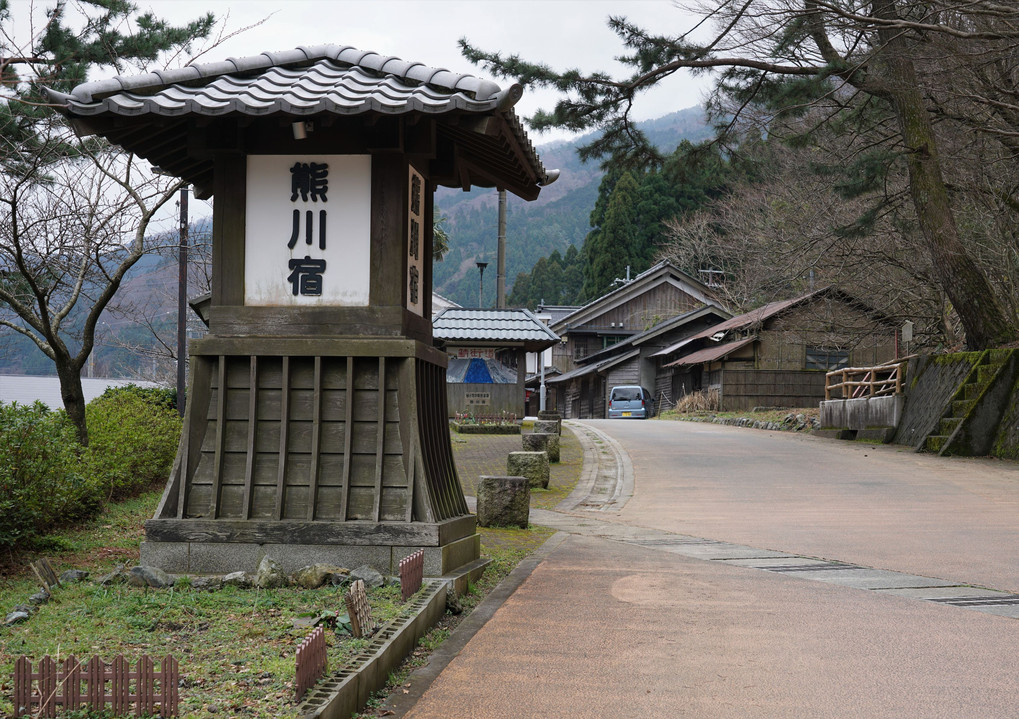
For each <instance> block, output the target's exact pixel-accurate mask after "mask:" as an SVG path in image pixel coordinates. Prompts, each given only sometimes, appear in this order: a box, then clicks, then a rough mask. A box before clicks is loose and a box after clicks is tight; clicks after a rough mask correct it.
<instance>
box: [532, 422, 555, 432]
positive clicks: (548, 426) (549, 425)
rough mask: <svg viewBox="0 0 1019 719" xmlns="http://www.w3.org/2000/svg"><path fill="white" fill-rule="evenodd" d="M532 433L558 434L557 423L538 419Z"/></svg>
mask: <svg viewBox="0 0 1019 719" xmlns="http://www.w3.org/2000/svg"><path fill="white" fill-rule="evenodd" d="M534 432H535V433H537V434H559V432H560V430H559V423H558V422H556V421H554V420H550V419H539V420H537V421H535V423H534Z"/></svg>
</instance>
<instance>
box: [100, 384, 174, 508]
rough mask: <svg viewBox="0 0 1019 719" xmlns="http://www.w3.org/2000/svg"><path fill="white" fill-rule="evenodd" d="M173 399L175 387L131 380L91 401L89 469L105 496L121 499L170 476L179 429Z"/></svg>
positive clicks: (106, 497)
mask: <svg viewBox="0 0 1019 719" xmlns="http://www.w3.org/2000/svg"><path fill="white" fill-rule="evenodd" d="M174 398H175V395H173V393H172V391H168V390H160V389H155V390H150V389H142V388H140V387H137V386H135V385H128V386H127V387H119V388H111V389H109V390H107V391H106V392H105V393H104V394H103V395H102V396H101V397H97V398H96V399H94V400H92V401H91V402H89V404H88V406H87V407H86V408H85V420H86V422H87V424H88V450H87V452H86V455H85V456H86V462H85V464H86V473H87V475H88V477H89V481H90V483H91V484H92V485H93V486H94V487H95V488H96V489H97V490H98V491H100V492H101V493H102V498H103V499H105V500H109V499H122V498H124V497H128V496H131V495H133V494H135V493H137V492H139V491H141V490H143V489H146V488H147V487H149V486H151V485H152V484H153V483H155V482H163V481H165V480H166V477H167V475H168V473H169V471H170V467H171V465H172V464H173V458H174V455H175V454H176V451H177V442H178V440H179V439H180V429H181V420H180V417H178V416H177V411H176V410H175V409H174V404H175V402H174V401H173V400H174Z"/></svg>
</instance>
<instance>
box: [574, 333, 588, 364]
mask: <svg viewBox="0 0 1019 719" xmlns="http://www.w3.org/2000/svg"><path fill="white" fill-rule="evenodd" d="M585 357H587V337H574V338H573V359H575V360H579V359H584V358H585Z"/></svg>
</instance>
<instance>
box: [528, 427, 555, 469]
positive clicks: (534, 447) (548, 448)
mask: <svg viewBox="0 0 1019 719" xmlns="http://www.w3.org/2000/svg"><path fill="white" fill-rule="evenodd" d="M520 440H521V444H522V445H523V450H524V451H525V452H544V453H545V454H547V455H548V461H549V462H551V463H553V464H555V463H557V462H559V435H558V434H555V433H550V432H531V433H530V434H522V435H520Z"/></svg>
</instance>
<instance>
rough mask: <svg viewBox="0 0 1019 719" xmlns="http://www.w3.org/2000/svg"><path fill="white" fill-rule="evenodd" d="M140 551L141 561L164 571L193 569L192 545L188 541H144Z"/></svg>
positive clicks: (178, 571)
mask: <svg viewBox="0 0 1019 719" xmlns="http://www.w3.org/2000/svg"><path fill="white" fill-rule="evenodd" d="M140 553H141V557H140V559H139V562H140V563H141V564H143V565H145V566H147V567H159V568H160V569H162V570H163V571H164V572H172V573H174V574H187V573H188V572H191V571H192V570H191V552H190V546H189V545H188V543H187V542H142V543H141V548H140ZM196 573H197V570H196Z"/></svg>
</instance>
